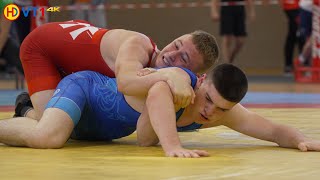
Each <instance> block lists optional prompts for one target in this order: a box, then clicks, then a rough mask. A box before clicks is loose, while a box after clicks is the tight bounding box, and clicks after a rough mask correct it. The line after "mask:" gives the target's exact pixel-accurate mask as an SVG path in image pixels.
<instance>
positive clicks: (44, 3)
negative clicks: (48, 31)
mask: <svg viewBox="0 0 320 180" xmlns="http://www.w3.org/2000/svg"><path fill="white" fill-rule="evenodd" d="M32 5H33V6H37V7H45V8H47V7H49V0H32ZM47 22H49V16H48V12H47V11H44V16H42V14H41V13H37V15H36V17H34V16H32V18H31V30H33V29H35V28H36V27H39V26H41V25H43V24H45V23H47Z"/></svg>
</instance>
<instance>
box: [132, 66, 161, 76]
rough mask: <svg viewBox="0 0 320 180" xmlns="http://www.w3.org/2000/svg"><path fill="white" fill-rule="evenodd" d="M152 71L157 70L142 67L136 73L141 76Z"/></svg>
mask: <svg viewBox="0 0 320 180" xmlns="http://www.w3.org/2000/svg"><path fill="white" fill-rule="evenodd" d="M154 72H157V70H156V69H153V68H143V69H141V70H139V71H138V72H137V75H138V76H140V77H141V76H146V75H148V74H151V73H154Z"/></svg>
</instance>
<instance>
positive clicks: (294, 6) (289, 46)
mask: <svg viewBox="0 0 320 180" xmlns="http://www.w3.org/2000/svg"><path fill="white" fill-rule="evenodd" d="M280 2H281V6H282V9H283V11H284V12H285V14H286V16H287V19H288V33H287V37H286V41H285V45H284V55H285V66H284V73H285V74H290V73H292V62H293V53H294V47H295V44H296V43H297V44H298V48H299V52H301V51H302V47H303V44H302V42H301V40H300V38H299V37H298V34H299V33H298V27H299V0H281V1H280Z"/></svg>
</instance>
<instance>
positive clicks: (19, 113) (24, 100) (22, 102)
mask: <svg viewBox="0 0 320 180" xmlns="http://www.w3.org/2000/svg"><path fill="white" fill-rule="evenodd" d="M32 108H33V105H32V102H31V99H30V96H29V94H28V93H27V92H22V93H21V94H19V95H18V96H17V98H16V102H15V110H14V112H15V113H14V115H13V117H24V116H25V114H26V113H27V112H28V111H29V110H31V109H32Z"/></svg>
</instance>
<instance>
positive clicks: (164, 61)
mask: <svg viewBox="0 0 320 180" xmlns="http://www.w3.org/2000/svg"><path fill="white" fill-rule="evenodd" d="M162 59H163V63H164V64H165V65H166V66H171V64H170V62H169V61H168V59H167V58H165V57H164V56H163V58H162Z"/></svg>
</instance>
